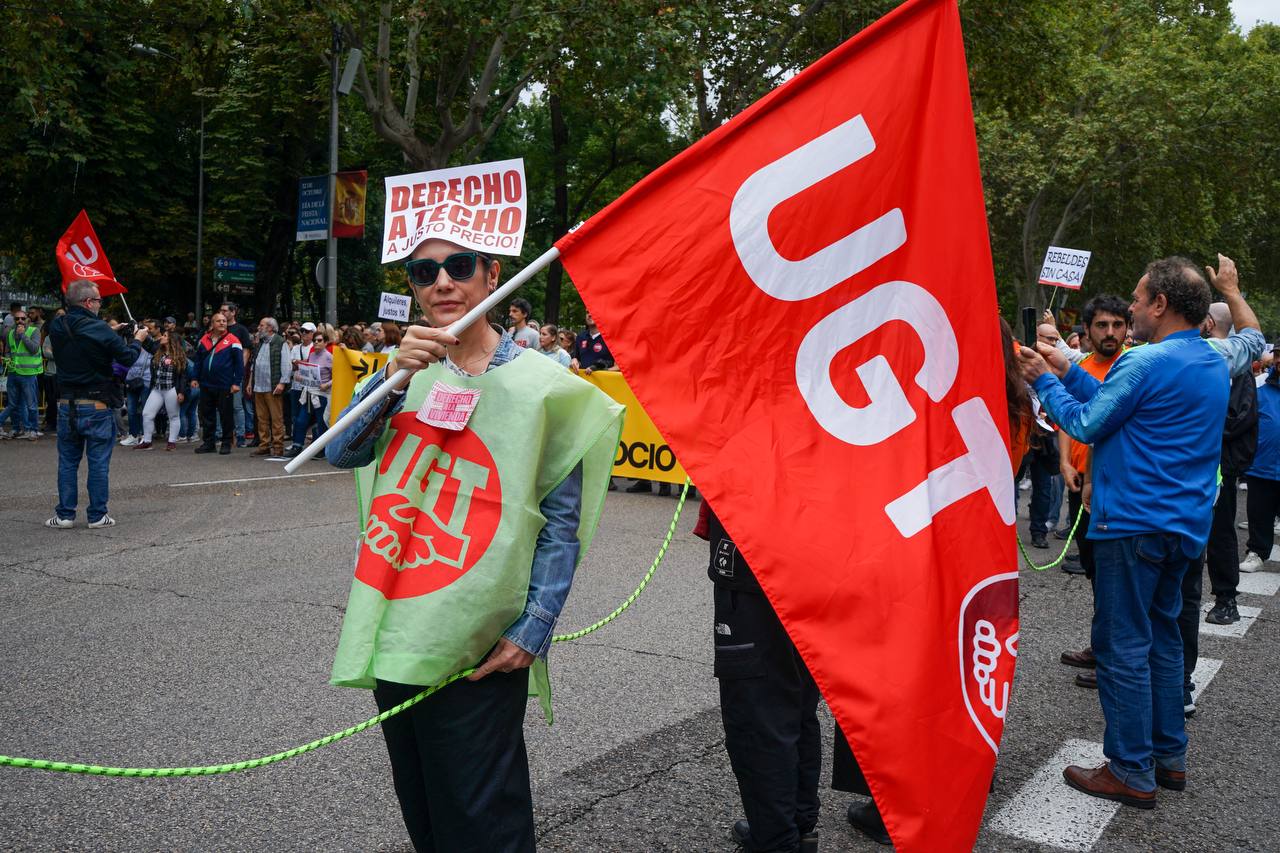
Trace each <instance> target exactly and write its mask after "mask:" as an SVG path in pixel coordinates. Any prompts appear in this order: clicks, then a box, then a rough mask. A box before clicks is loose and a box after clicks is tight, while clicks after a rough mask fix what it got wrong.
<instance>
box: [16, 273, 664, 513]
mask: <svg viewBox="0 0 1280 853" xmlns="http://www.w3.org/2000/svg"><path fill="white" fill-rule="evenodd" d="M532 311H533V308H532V306H531V305H530V304H529V302H528V301H527V300H525V299H523V298H517V299H515V300H514V301H513V302H512V303H511V305H510V308H509V313H508V317H509V331H510V332H511V334H512V337H513V339H514V340H515V341H516V343H517V345H518V346H521V347H525V348H532V349H536V350H537V351H538V352H540V353H542V354H543V355H545V356H547V357H548V358H550V359H552V360H553V361H555V362H557V363H558V364H560V365H562V366H564V367H565V368H567V369H569V370H572V371H574V372H582V373H586V374H590V373H592V372H593V371H597V370H613V369H616V368H615V366H614V362H613V355H612V353H610V352H609V348H608V346H607V345H606V344H605V343H604V339H603V337H601V335H600V331H599V329H597V328H596V326H595V323H594V322H593V321H592V320H591V317H590V315H588V316H587V322H586V325H585V327H584V328H583V329H582V330H581V331H580V332H578V333H576V334H575V333H574V332H572V331H570V330H568V329H560V328H558V327H557V326H555V325H554V324H552V323H539V322H538V321H537V320H535V319H533V318H532V316H531V314H532ZM64 313H65V311H64V310H63V309H62V308H58V309H56V310H55V309H43V308H41V307H39V306H31V307H30V308H25V307H24V306H22V305H20V304H17V303H15V304H12V305H10V306H9V311H8V313H7V314H5V315H4V316H3V319H2V325H0V357H3V368H4V369H3V372H4V375H5V405H4V407H3V410H2V413H0V439H22V440H31V441H35V440H38V439H40V438H43V437H45V436H46V435H52V434H54V433H55V432H56V430H57V407H56V405H52V403H53V402H54V401H56V400H57V399H58V380H57V365H56V363H55V361H54V357H53V349H52V339H51V337H50V336H49V334H48V324H49V323H50V322H52V321H53V320H54V319H55V318H57V317H59V316H61V315H62V314H64ZM110 322H111V324H112V327H113V328H116V329H120V330H122V331H123V330H124V329H125V328H126V326H127V324H125V323H122V322H120V321H118V320H112V321H110ZM140 325H142V326H144V327H145V328H146V329H147V330H148V332H149V333H150V334H149V338H148V340H147V345H146V347H145V348H144V350H143V353H142V356H141V357H140V358H139V359H138V360H137V361H136V362H134V363H133V364H132V365H130V366H129V367H127V368H126V367H124V366H122V365H117V367H116V378H117V380H118V382H119V383H120V389H121V397H122V398H123V399H124V401H125V404H124V406H123V407H122V408H121V410H120V412H119V413H118V417H119V427H120V434H121V436H122V438H121V439H120V441H119V443H120V445H122V446H124V447H132V448H135V449H137V450H152V449H155V448H158V447H159V446H163V447H164V449H165V450H170V451H172V450H175V449H177V448H178V445H180V444H196V445H197V447H196V448H195V450H196V452H198V453H213V452H217V453H220V454H229V453H231V451H232V449H233V448H254V453H255V454H256V455H261V456H270V457H271V458H278V457H292V456H296V455H297V454H298V453H300V452H301V451H302V448H303V447H304V446H305V445H306V443H307V436H308V434H310V435H311V436H317V435H319V434H320V432H321V431H322V430H323V429H324V426H325V425H326V424H328V422H329V398H330V392H331V389H332V368H333V351H334V350H335V349H336V348H338V347H342V348H346V349H351V350H355V351H359V352H364V353H387V352H391V351H392V350H394V349H395V348H396V347H397V346H398V345H399V344H400V340H401V335H402V329H401V327H400V326H399V325H397V324H396V323H393V322H389V321H381V322H371V323H364V322H357V323H351V324H344V325H341V326H337V327H335V326H331V325H329V324H327V323H318V324H317V323H313V322H300V321H281V320H279V319H277V318H275V317H269V316H266V317H261V318H259V319H258V322H257V325H256V331H251V330H250V329H249V327H248V326H246V325H245V324H244V323H243V322H242V314H241V310H240V307H239V306H238V305H237V304H236V303H234V302H224V303H222V304H221V305H220V306H219V308H218V310H217V311H214V312H213V313H211V314H207V315H205V316H204V317H202V318H201V319H200V320H199V321H197V320H196V317H195V314H193V313H188V314H187V315H186V318H185V320H182V321H179V319H178V318H177V317H173V316H167V317H164V318H161V319H153V318H146V319H143V320H142V321H141V324H140ZM41 418H43V420H41ZM632 488H633V489H634V490H636V491H647V490H648V489H649V484H648V483H647V482H646V481H638V483H637V485H636V486H633V487H632ZM662 488H663V489H664V490H665V489H668V488H669V487H667V486H663V487H662Z"/></svg>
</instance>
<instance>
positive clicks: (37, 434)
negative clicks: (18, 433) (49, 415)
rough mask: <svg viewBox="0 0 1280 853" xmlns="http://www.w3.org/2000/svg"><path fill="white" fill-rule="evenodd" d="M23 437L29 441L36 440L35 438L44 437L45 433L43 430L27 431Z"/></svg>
mask: <svg viewBox="0 0 1280 853" xmlns="http://www.w3.org/2000/svg"><path fill="white" fill-rule="evenodd" d="M23 438H25V439H26V440H27V441H35V440H37V439H40V438H44V433H42V432H29V433H27V434H26V435H24V436H23Z"/></svg>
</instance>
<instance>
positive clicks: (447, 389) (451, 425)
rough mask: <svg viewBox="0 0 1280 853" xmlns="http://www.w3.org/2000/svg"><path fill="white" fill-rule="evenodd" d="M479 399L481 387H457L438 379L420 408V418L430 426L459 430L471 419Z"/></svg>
mask: <svg viewBox="0 0 1280 853" xmlns="http://www.w3.org/2000/svg"><path fill="white" fill-rule="evenodd" d="M479 400H480V389H479V388H456V387H454V386H452V385H446V384H445V383H443V382H439V381H437V382H436V383H435V384H434V385H432V386H431V393H430V394H428V395H427V399H426V402H424V403H423V404H422V408H421V409H419V410H418V420H420V421H422V422H423V423H424V424H427V425H428V426H434V427H440V428H441V429H451V430H453V431H454V432H457V431H459V430H461V429H463V428H464V427H466V425H467V421H469V420H471V414H472V413H473V412H474V411H475V410H476V403H477V402H479Z"/></svg>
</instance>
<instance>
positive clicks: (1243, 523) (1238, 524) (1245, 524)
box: [1236, 518, 1249, 530]
mask: <svg viewBox="0 0 1280 853" xmlns="http://www.w3.org/2000/svg"><path fill="white" fill-rule="evenodd" d="M1236 527H1238V528H1240V529H1241V530H1248V529H1249V519H1247V518H1246V519H1245V520H1244V521H1237V522H1236Z"/></svg>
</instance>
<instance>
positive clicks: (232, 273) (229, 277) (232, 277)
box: [213, 269, 257, 283]
mask: <svg viewBox="0 0 1280 853" xmlns="http://www.w3.org/2000/svg"><path fill="white" fill-rule="evenodd" d="M256 276H257V273H254V272H243V271H241V270H217V269H216V270H214V271H213V280H214V281H247V282H250V283H252V282H253V281H254V279H255V278H256Z"/></svg>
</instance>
